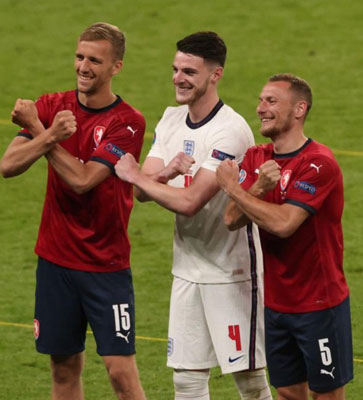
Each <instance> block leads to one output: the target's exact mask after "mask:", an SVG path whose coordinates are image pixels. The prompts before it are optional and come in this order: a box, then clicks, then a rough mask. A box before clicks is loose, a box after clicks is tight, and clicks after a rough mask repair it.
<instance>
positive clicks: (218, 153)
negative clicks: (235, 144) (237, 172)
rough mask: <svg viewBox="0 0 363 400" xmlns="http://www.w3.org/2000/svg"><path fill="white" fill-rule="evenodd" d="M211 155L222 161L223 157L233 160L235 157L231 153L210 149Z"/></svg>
mask: <svg viewBox="0 0 363 400" xmlns="http://www.w3.org/2000/svg"><path fill="white" fill-rule="evenodd" d="M212 157H213V158H216V159H217V160H221V161H224V160H225V159H227V158H228V159H229V160H234V159H235V158H236V157H235V156H232V155H231V154H227V153H224V152H223V151H220V150H217V149H214V150H213V151H212Z"/></svg>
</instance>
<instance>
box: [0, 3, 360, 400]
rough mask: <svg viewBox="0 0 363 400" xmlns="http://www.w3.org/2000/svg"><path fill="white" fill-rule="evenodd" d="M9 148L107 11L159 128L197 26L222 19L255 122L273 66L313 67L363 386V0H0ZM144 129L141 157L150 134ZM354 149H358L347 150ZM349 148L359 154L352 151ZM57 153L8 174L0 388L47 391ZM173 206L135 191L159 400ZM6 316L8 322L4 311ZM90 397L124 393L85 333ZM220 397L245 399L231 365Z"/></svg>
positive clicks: (136, 237)
mask: <svg viewBox="0 0 363 400" xmlns="http://www.w3.org/2000/svg"><path fill="white" fill-rule="evenodd" d="M0 9H1V13H0V48H1V52H0V88H1V97H0V153H3V151H4V150H5V148H6V146H7V144H8V143H9V141H10V140H11V138H12V137H13V136H14V134H15V132H16V131H17V128H16V127H14V126H11V124H10V122H9V115H10V112H11V109H12V106H13V104H14V102H15V99H16V98H17V97H24V98H31V99H35V98H37V97H38V96H39V95H40V94H42V93H44V92H53V91H60V90H67V89H70V88H73V87H74V82H75V78H74V72H73V67H72V63H73V54H74V50H75V43H76V38H77V36H78V35H79V33H80V32H81V31H82V30H83V29H84V28H85V27H86V26H87V25H90V24H91V23H93V22H97V21H107V22H110V23H114V24H116V25H118V26H120V28H121V29H123V30H124V31H125V32H126V36H127V50H126V56H125V66H124V69H123V71H122V72H121V75H120V76H119V77H117V78H116V79H115V83H114V90H115V92H117V93H118V94H120V95H121V96H122V97H123V98H124V99H126V100H127V101H128V102H130V103H131V104H133V105H134V106H136V107H137V108H139V109H140V110H141V111H142V112H143V113H144V115H145V117H146V120H147V130H148V132H149V133H152V131H153V129H154V127H155V124H156V123H157V121H158V119H159V118H160V117H161V115H162V112H163V110H164V109H165V107H166V106H167V105H170V104H174V92H173V88H172V85H171V64H172V60H173V56H174V51H175V42H176V41H177V40H178V39H180V38H181V37H183V36H185V35H187V34H189V33H191V32H194V31H197V30H204V29H208V30H215V31H217V32H218V33H219V34H220V35H221V36H222V37H223V38H224V39H225V41H226V43H227V46H228V56H227V64H226V70H225V76H224V78H223V80H222V82H221V85H220V94H221V97H222V98H223V100H224V101H225V102H226V103H228V104H230V105H231V106H232V107H233V108H235V109H236V110H237V111H238V112H240V113H241V114H242V115H244V116H245V118H246V119H247V121H248V122H249V123H250V125H251V127H252V129H253V131H254V132H255V137H256V141H258V142H261V139H260V137H259V135H258V126H259V122H258V119H257V117H256V114H255V108H256V104H257V98H258V94H259V91H260V90H261V87H262V86H263V84H264V82H265V81H266V79H267V77H268V76H269V75H271V74H273V73H276V72H293V73H295V74H298V75H300V76H302V77H304V78H306V79H307V80H308V81H309V82H310V84H311V86H312V88H313V92H314V105H313V109H312V112H311V115H310V116H309V119H308V121H307V123H306V134H307V135H308V136H311V137H313V138H315V139H317V140H319V141H321V142H323V143H326V144H327V145H329V146H330V147H332V148H333V149H335V150H337V152H336V154H337V159H338V161H339V163H340V165H341V167H342V170H343V174H344V182H345V211H344V219H343V223H344V234H345V271H346V275H347V279H348V282H349V285H350V289H351V307H352V324H353V336H354V359H355V362H354V368H355V380H354V381H353V383H351V384H349V385H348V387H347V398H348V399H353V400H360V399H361V398H362V393H363V337H362V334H361V331H362V327H363V312H362V311H363V310H362V304H363V290H362V289H363V283H362V282H363V279H362V278H363V264H362V259H363V247H362V239H363V238H362V225H363V221H362V207H361V204H362V197H363V190H362V182H363V171H362V167H361V164H362V160H363V155H362V154H363V141H362V138H361V127H362V125H363V113H362V111H361V109H362V106H361V103H362V100H361V99H362V90H363V74H362V65H363V52H362V51H361V49H362V44H363V29H362V27H361V21H362V20H363V7H362V5H361V1H360V0H347V1H346V2H344V4H343V3H342V2H341V1H338V0H306V1H305V2H295V1H290V0H275V1H269V0H260V1H259V2H252V1H246V0H245V1H241V0H225V1H223V2H210V1H206V0H199V1H191V0H185V1H183V2H177V1H175V0H170V1H166V0H154V1H152V2H151V1H147V0H134V1H129V0H124V1H118V2H106V1H95V0H88V1H87V2H78V3H75V2H73V1H71V0H63V1H62V2H49V1H45V0H38V1H37V2H33V1H25V0H0ZM150 136H151V134H149V135H148V137H147V140H146V141H145V146H144V151H143V157H144V156H145V154H146V153H147V151H148V149H149V147H150V141H151V139H150ZM344 151H346V153H345V152H344ZM349 151H353V152H356V153H357V155H350V154H349V153H347V152H349ZM45 170H46V162H45V160H39V162H37V163H36V164H35V165H34V166H33V167H32V168H31V169H30V170H29V171H28V172H27V173H26V174H24V175H23V176H20V177H17V178H14V179H10V180H4V179H1V180H0V249H1V251H0V354H1V363H0V399H1V400H2V399H4V400H8V399H11V400H16V399H23V398H27V399H28V400H32V399H47V398H49V395H48V393H49V386H50V378H49V370H48V359H47V357H45V356H43V355H40V354H37V353H36V352H35V350H34V344H33V334H32V329H31V328H28V327H24V326H16V325H8V323H10V324H16V323H18V324H25V325H28V326H30V325H31V324H32V320H33V302H34V274H35V264H36V257H35V255H34V253H33V247H34V243H35V239H36V235H37V230H38V226H39V221H40V215H41V208H42V204H43V196H44V190H45V184H46V171H45ZM172 224H173V215H172V214H171V213H169V212H167V211H165V210H162V209H161V208H160V207H158V206H156V205H154V204H135V208H134V211H133V214H132V218H131V222H130V237H131V241H132V268H133V275H134V282H135V291H136V307H137V311H136V312H137V335H138V337H140V338H139V339H138V340H137V361H138V365H139V370H140V376H141V379H142V383H143V385H144V388H145V390H146V393H147V395H148V398H149V399H150V400H164V399H165V400H169V399H172V398H173V390H172V383H171V379H172V373H171V370H170V369H168V368H166V366H165V362H166V342H165V341H156V340H150V339H148V338H161V339H164V340H165V339H166V336H167V323H168V304H169V294H170V283H171V275H170V266H171V257H172V232H173V227H172ZM3 323H7V324H6V325H5V324H3ZM86 358H87V360H86V368H85V372H84V382H85V392H86V398H87V399H90V400H91V399H94V400H96V399H101V398H102V399H112V398H113V394H112V391H111V389H110V385H109V382H108V378H107V376H106V372H105V370H104V367H103V364H102V360H101V359H100V357H98V356H97V355H96V354H95V345H94V340H93V338H92V336H91V335H89V336H88V338H87V352H86ZM210 387H211V396H212V399H213V400H218V399H221V398H223V399H224V400H233V399H237V398H238V396H237V394H236V390H235V388H234V384H233V382H232V379H231V377H230V376H221V374H220V371H219V370H218V369H216V370H214V371H213V373H212V377H211V381H210Z"/></svg>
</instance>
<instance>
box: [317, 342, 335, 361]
mask: <svg viewBox="0 0 363 400" xmlns="http://www.w3.org/2000/svg"><path fill="white" fill-rule="evenodd" d="M318 341H319V348H320V354H321V361H322V363H323V365H330V364H331V363H332V357H331V351H330V348H329V347H328V346H327V345H326V344H325V343H329V339H328V338H325V339H319V340H318Z"/></svg>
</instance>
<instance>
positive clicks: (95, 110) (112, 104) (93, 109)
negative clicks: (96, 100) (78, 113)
mask: <svg viewBox="0 0 363 400" xmlns="http://www.w3.org/2000/svg"><path fill="white" fill-rule="evenodd" d="M76 97H77V102H78V104H79V106H80V107H81V108H82V110H84V111H87V112H89V113H94V114H98V113H102V112H105V111H108V110H111V108H114V107H116V106H117V104H119V103H121V101H122V99H121V97H120V96H119V95H118V94H116V97H117V99H116V100H115V101H114V102H113V103H111V104H110V105H108V106H106V107H102V108H91V107H87V106H85V105H84V104H82V103H81V102H80V101H79V98H78V90H76Z"/></svg>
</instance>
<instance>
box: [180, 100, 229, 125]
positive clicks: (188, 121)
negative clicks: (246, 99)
mask: <svg viewBox="0 0 363 400" xmlns="http://www.w3.org/2000/svg"><path fill="white" fill-rule="evenodd" d="M223 104H224V103H223V101H222V100H219V101H218V103H217V104H216V105H215V106H214V107H213V110H212V111H211V112H210V113H209V114H208V115H207V116H206V117H205V118H204V119H202V120H201V121H199V122H196V123H194V122H192V120H191V119H190V117H189V113H188V115H187V119H186V121H185V122H186V124H187V125H188V127H189V128H190V129H198V128H200V127H201V126H203V125H205V124H206V123H207V122H209V121H210V120H211V119H212V118H213V117H214V116H215V115H216V114H217V112H218V111H219V110H220V109H221V108H222V106H223Z"/></svg>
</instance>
